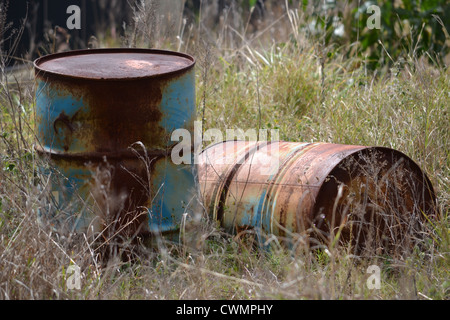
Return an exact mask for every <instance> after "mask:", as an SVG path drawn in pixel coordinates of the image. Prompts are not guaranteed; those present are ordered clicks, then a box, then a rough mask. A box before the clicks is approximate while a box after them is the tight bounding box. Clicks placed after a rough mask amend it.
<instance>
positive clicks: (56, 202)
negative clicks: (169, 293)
mask: <svg viewBox="0 0 450 320" xmlns="http://www.w3.org/2000/svg"><path fill="white" fill-rule="evenodd" d="M194 65H195V60H194V59H193V58H192V57H191V56H188V55H186V54H182V53H177V52H170V51H162V50H147V49H98V50H80V51H71V52H66V53H58V54H52V55H48V56H44V57H41V58H39V59H37V60H36V61H35V62H34V66H35V75H36V81H37V90H36V127H37V138H38V139H37V140H38V141H37V144H36V150H37V152H38V154H39V155H40V156H41V158H42V159H44V160H49V161H48V162H45V161H44V162H43V163H44V164H43V165H42V166H41V173H42V174H43V177H44V181H45V179H47V180H48V181H49V183H48V188H49V189H50V194H51V195H52V197H53V201H52V203H49V204H48V207H47V208H43V209H42V210H41V213H40V216H41V217H40V218H41V221H47V222H50V223H51V224H53V225H54V226H55V228H57V229H58V230H63V229H66V230H69V231H76V232H87V231H92V232H102V231H104V230H109V231H111V232H112V233H115V234H121V235H126V236H133V235H138V234H139V235H143V234H150V233H154V232H156V233H163V234H170V233H174V234H176V233H177V230H178V229H179V225H180V221H181V219H182V217H183V215H184V217H186V215H193V214H195V213H196V212H197V210H198V205H199V202H198V194H197V190H198V187H197V183H198V180H197V171H196V167H195V166H193V165H175V164H174V163H173V162H172V161H171V158H170V154H171V149H172V148H173V147H174V145H176V143H177V142H176V141H172V140H171V134H172V132H173V131H174V130H175V129H179V128H183V129H186V130H189V132H192V133H193V130H194V120H195V118H196V107H195V75H194ZM46 163H49V164H50V165H46Z"/></svg>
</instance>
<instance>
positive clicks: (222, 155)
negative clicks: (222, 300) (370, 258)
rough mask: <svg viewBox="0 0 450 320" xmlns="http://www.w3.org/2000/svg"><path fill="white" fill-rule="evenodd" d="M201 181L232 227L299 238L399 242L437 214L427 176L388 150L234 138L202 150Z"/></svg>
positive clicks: (206, 197)
mask: <svg viewBox="0 0 450 320" xmlns="http://www.w3.org/2000/svg"><path fill="white" fill-rule="evenodd" d="M199 183H200V191H201V194H202V196H203V202H204V204H205V206H206V208H207V209H208V210H209V211H210V214H211V216H212V217H213V218H214V219H217V220H219V221H220V223H221V225H222V226H223V227H224V228H225V229H226V230H228V231H229V232H233V233H237V232H239V231H241V230H247V229H249V228H251V229H256V232H257V234H258V235H262V234H273V235H277V236H280V238H284V239H289V241H291V242H292V240H293V239H294V238H296V239H297V240H299V239H305V237H302V235H306V236H307V238H310V237H309V236H310V235H312V234H314V238H315V239H319V240H320V238H322V239H329V236H330V234H331V235H333V236H336V235H338V232H339V239H340V240H347V241H352V243H361V244H362V243H365V242H367V241H369V240H370V239H372V240H373V241H379V244H386V245H388V244H387V242H389V241H391V242H392V241H393V239H394V240H395V241H396V243H397V244H399V242H401V241H407V240H405V239H406V238H407V237H406V235H407V234H410V233H411V232H414V231H418V228H420V225H421V221H423V219H422V218H423V216H424V215H433V214H434V212H435V211H434V210H435V195H434V191H433V188H432V185H431V182H430V181H429V179H428V178H427V177H426V175H425V174H424V173H423V172H422V171H421V169H420V168H419V167H418V166H417V164H415V163H414V162H413V161H412V160H411V159H410V158H408V157H407V156H406V155H404V154H403V153H401V152H399V151H396V150H393V149H389V148H384V147H364V146H353V145H339V144H330V143H295V142H282V141H279V142H278V141H277V142H270V141H269V142H250V141H226V142H223V143H219V144H215V145H212V146H210V147H209V148H207V149H205V150H204V151H203V152H202V154H201V156H200V165H199ZM370 230H372V231H374V232H372V233H370ZM297 236H299V237H297ZM370 237H372V238H370ZM260 239H263V238H261V237H260Z"/></svg>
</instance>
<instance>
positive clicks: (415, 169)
mask: <svg viewBox="0 0 450 320" xmlns="http://www.w3.org/2000/svg"><path fill="white" fill-rule="evenodd" d="M361 147H362V148H361V149H360V150H354V151H353V152H350V153H349V154H348V155H346V156H345V157H344V158H343V159H341V161H339V162H338V163H337V164H336V165H335V166H334V167H333V168H332V169H331V170H330V171H329V172H328V174H327V175H326V178H328V177H330V176H332V175H333V172H335V170H336V169H337V168H339V166H340V165H341V164H342V163H343V162H344V161H345V160H346V159H349V158H350V157H354V158H359V157H360V156H361V155H362V154H367V153H369V152H381V153H384V154H387V153H391V154H395V155H396V156H397V157H398V158H404V159H405V160H406V161H407V162H408V165H409V166H410V167H411V170H412V172H414V173H415V174H416V175H417V177H420V176H422V179H423V187H424V188H426V189H427V190H428V192H429V196H430V200H431V202H432V205H433V206H436V201H437V197H436V191H435V189H434V187H433V183H432V182H431V180H430V178H429V177H428V174H427V172H426V171H425V169H422V168H421V167H420V166H419V164H418V163H416V161H414V160H413V159H412V158H411V157H409V156H408V155H407V154H405V153H404V152H402V151H399V150H396V149H393V148H389V147H384V146H361ZM325 184H326V183H324V182H322V183H321V184H320V188H319V191H318V195H319V194H321V193H322V191H323V189H324V188H325ZM318 202H319V201H318V198H316V203H315V204H314V205H313V207H312V208H311V212H310V214H311V215H313V214H314V213H316V212H318V210H319V209H320V206H319V205H318Z"/></svg>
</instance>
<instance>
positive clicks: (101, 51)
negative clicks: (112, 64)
mask: <svg viewBox="0 0 450 320" xmlns="http://www.w3.org/2000/svg"><path fill="white" fill-rule="evenodd" d="M105 53H148V54H162V55H172V56H178V57H182V58H185V59H188V60H190V61H191V62H192V63H191V64H189V65H188V66H186V67H183V68H180V69H177V70H174V71H169V72H163V73H159V74H153V75H147V76H137V77H128V78H101V79H98V78H91V77H82V76H74V75H69V74H64V73H59V72H55V71H50V70H46V69H44V68H41V67H40V64H42V63H44V62H47V61H50V60H52V59H58V58H65V57H72V56H80V55H88V54H105ZM195 64H196V60H195V58H194V57H193V56H191V55H189V54H187V53H183V52H177V51H170V50H162V49H145V48H100V49H81V50H71V51H66V52H58V53H52V54H48V55H45V56H42V57H39V58H37V59H36V60H34V61H33V67H34V70H35V74H36V76H38V75H39V76H50V75H51V76H57V77H62V78H65V79H80V80H88V81H100V82H110V81H133V80H145V79H155V78H162V77H167V76H172V75H176V74H180V73H184V72H186V71H188V70H190V69H192V68H193V67H194V66H195Z"/></svg>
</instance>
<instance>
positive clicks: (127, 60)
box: [34, 49, 195, 80]
mask: <svg viewBox="0 0 450 320" xmlns="http://www.w3.org/2000/svg"><path fill="white" fill-rule="evenodd" d="M194 63H195V61H194V59H193V58H192V57H190V56H188V55H186V54H182V53H178V52H172V51H164V50H151V49H97V50H78V51H70V52H65V53H58V54H52V55H48V56H44V57H41V58H39V59H37V60H36V61H35V63H34V64H35V68H36V72H45V73H51V74H57V75H63V76H68V77H76V78H85V79H98V80H103V79H105V80H108V79H133V78H145V77H153V76H158V75H164V74H168V73H173V72H177V71H182V70H185V69H189V68H190V67H191V66H193V65H194Z"/></svg>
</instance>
